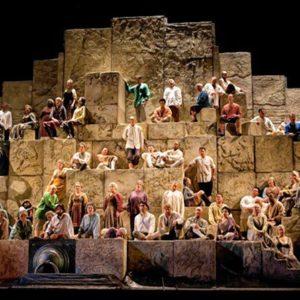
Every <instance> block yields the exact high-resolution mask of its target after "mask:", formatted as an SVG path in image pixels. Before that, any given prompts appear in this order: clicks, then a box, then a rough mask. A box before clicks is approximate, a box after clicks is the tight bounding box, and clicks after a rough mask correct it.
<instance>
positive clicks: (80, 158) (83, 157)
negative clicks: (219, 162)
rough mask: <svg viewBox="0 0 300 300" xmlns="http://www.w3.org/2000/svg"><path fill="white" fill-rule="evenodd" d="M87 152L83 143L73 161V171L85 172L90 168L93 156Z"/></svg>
mask: <svg viewBox="0 0 300 300" xmlns="http://www.w3.org/2000/svg"><path fill="white" fill-rule="evenodd" d="M86 150H87V146H86V144H85V143H83V142H81V143H80V144H79V151H78V152H76V153H75V154H74V155H73V157H72V159H71V166H72V169H75V170H79V171H83V170H85V169H89V168H90V161H91V154H90V153H89V152H87V151H86Z"/></svg>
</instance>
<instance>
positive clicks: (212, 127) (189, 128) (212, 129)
mask: <svg viewBox="0 0 300 300" xmlns="http://www.w3.org/2000/svg"><path fill="white" fill-rule="evenodd" d="M185 129H186V135H187V136H200V135H206V134H208V135H216V132H217V130H216V129H217V126H216V124H215V123H211V122H204V121H200V122H186V124H185Z"/></svg>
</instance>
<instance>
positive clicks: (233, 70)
mask: <svg viewBox="0 0 300 300" xmlns="http://www.w3.org/2000/svg"><path fill="white" fill-rule="evenodd" d="M219 57H220V68H221V70H220V71H221V72H222V71H227V76H228V79H229V80H230V81H232V82H233V83H234V84H236V85H237V86H238V87H240V88H241V89H242V90H243V91H244V92H245V94H246V102H247V105H246V107H247V109H250V110H251V109H252V108H253V106H252V105H253V103H252V68H251V53H249V52H225V53H220V56H219Z"/></svg>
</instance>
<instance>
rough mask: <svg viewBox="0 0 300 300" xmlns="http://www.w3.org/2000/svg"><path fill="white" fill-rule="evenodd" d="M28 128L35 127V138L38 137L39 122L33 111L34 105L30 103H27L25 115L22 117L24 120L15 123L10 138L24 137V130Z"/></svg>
mask: <svg viewBox="0 0 300 300" xmlns="http://www.w3.org/2000/svg"><path fill="white" fill-rule="evenodd" d="M26 129H34V130H35V138H36V139H37V138H38V129H39V126H38V122H37V119H36V116H35V114H34V113H33V112H32V107H31V106H30V105H28V104H26V105H25V109H24V115H23V117H22V122H21V123H19V124H17V125H14V126H13V128H12V130H11V132H10V138H11V139H12V140H19V139H23V137H24V131H25V130H26Z"/></svg>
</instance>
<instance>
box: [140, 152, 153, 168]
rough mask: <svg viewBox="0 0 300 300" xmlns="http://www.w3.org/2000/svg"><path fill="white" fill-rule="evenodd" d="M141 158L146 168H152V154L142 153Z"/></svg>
mask: <svg viewBox="0 0 300 300" xmlns="http://www.w3.org/2000/svg"><path fill="white" fill-rule="evenodd" d="M142 159H143V160H144V161H145V162H146V165H147V168H153V163H152V156H151V154H150V153H147V152H145V153H143V154H142Z"/></svg>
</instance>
